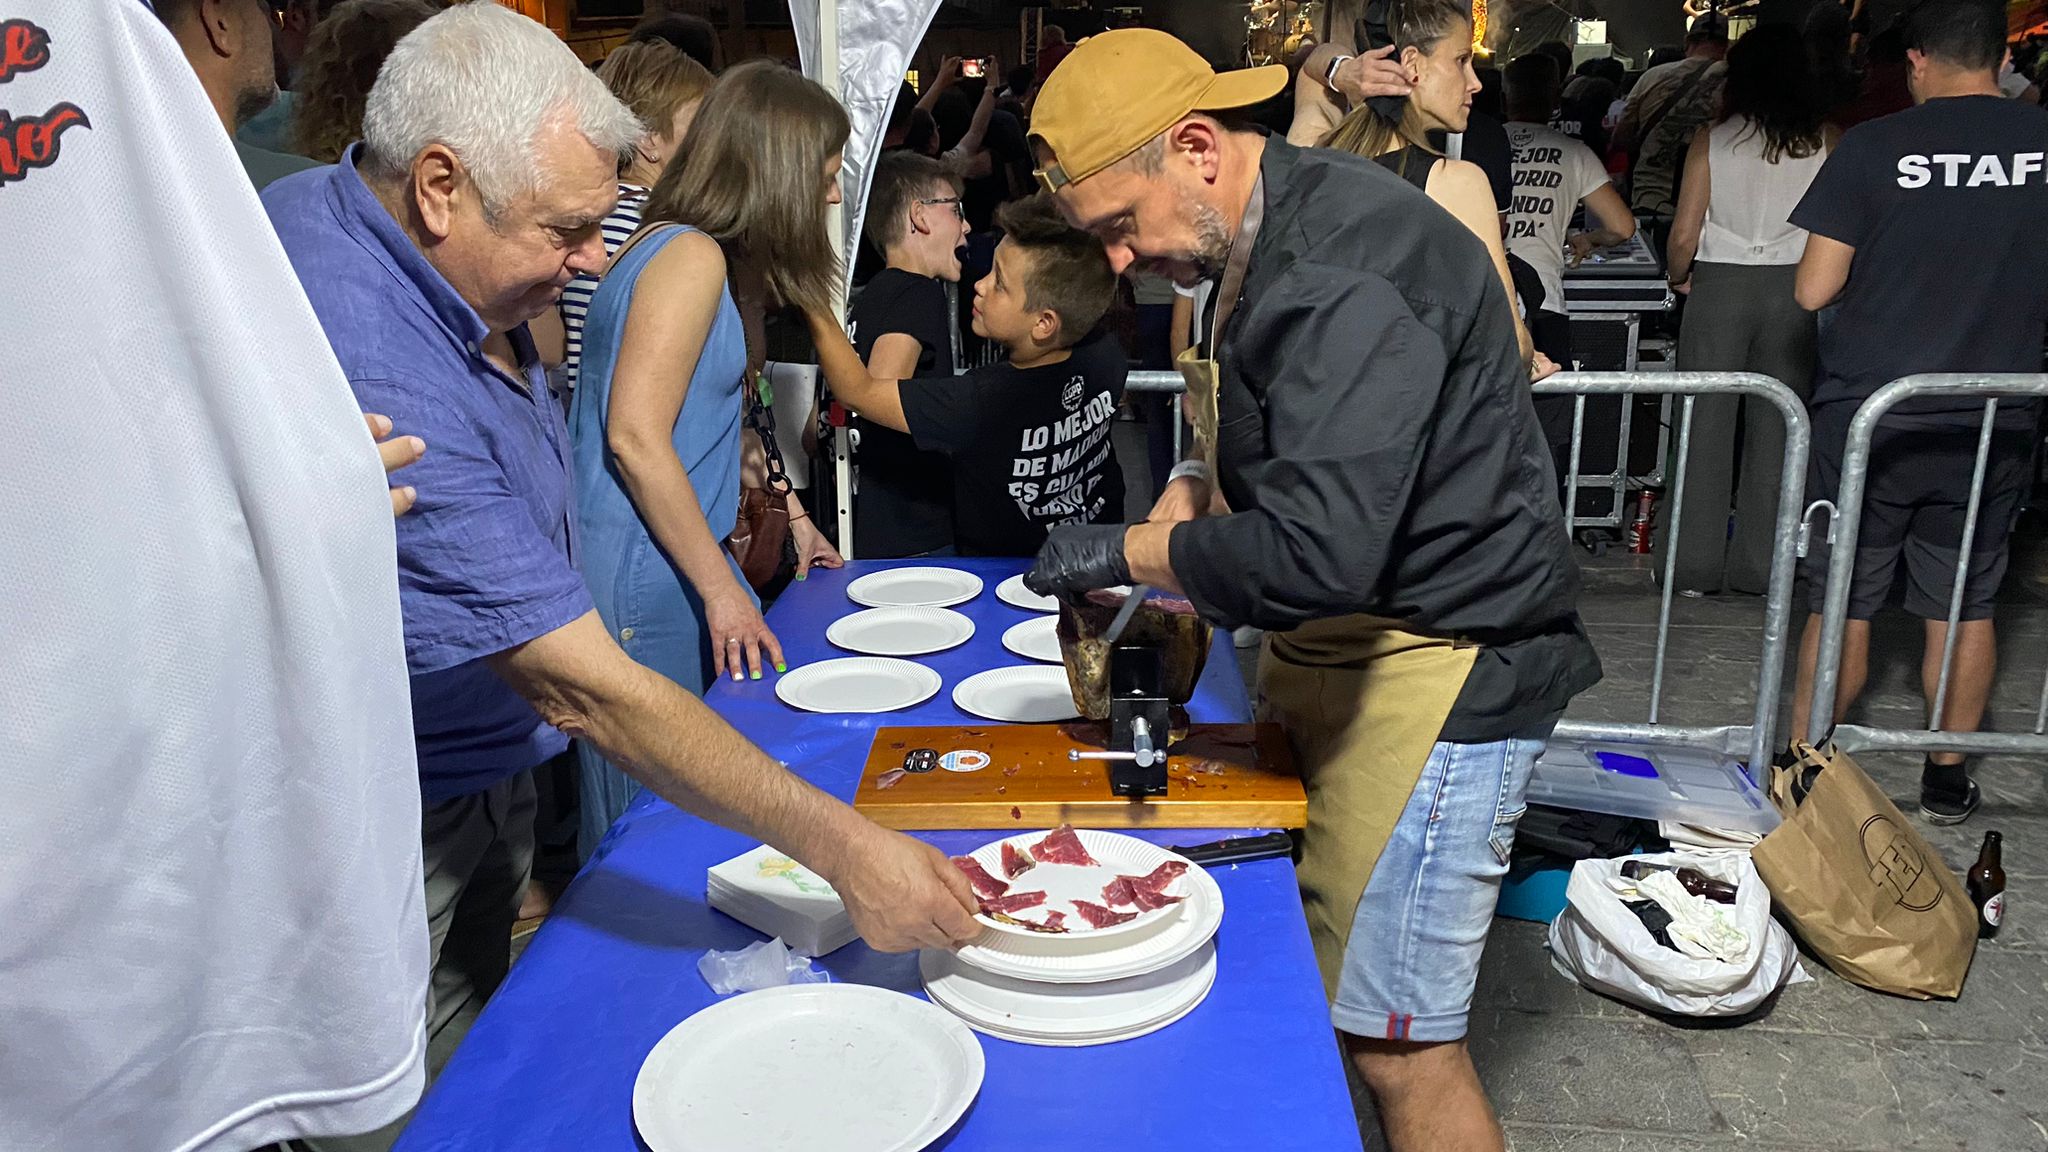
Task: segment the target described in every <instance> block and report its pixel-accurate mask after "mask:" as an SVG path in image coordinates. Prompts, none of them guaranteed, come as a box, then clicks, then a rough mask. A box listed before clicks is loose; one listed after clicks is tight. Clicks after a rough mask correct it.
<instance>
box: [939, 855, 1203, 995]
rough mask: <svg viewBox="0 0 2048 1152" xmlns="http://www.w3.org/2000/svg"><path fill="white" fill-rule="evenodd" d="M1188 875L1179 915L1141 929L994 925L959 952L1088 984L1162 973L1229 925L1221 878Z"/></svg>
mask: <svg viewBox="0 0 2048 1152" xmlns="http://www.w3.org/2000/svg"><path fill="white" fill-rule="evenodd" d="M1025 875H1026V876H1029V875H1030V873H1029V872H1027V873H1025ZM1186 879H1188V880H1191V881H1193V883H1192V884H1191V885H1190V895H1189V896H1188V898H1187V899H1186V900H1183V901H1181V902H1180V903H1179V904H1176V905H1174V907H1175V908H1177V909H1179V910H1180V911H1179V914H1178V915H1174V916H1170V917H1168V918H1166V919H1165V920H1161V921H1158V922H1156V923H1153V924H1151V925H1149V926H1148V927H1146V928H1145V929H1144V930H1143V931H1141V932H1135V933H1129V934H1126V935H1121V936H1111V937H1108V938H1103V937H1102V936H1101V935H1099V934H1097V933H1074V934H1067V935H1046V934H1043V933H1033V934H1031V935H1029V936H1011V935H1008V934H1006V933H1002V932H997V931H994V930H993V929H989V930H984V931H983V932H982V934H981V935H980V936H978V937H976V938H975V940H974V942H973V943H971V944H968V945H967V946H966V947H964V948H962V949H960V951H959V953H958V955H959V957H960V959H961V961H962V962H964V963H966V964H969V965H972V966H973V967H975V968H979V969H981V970H982V971H984V972H992V973H994V974H996V975H998V976H1014V977H1016V978H1017V979H1019V980H1037V981H1042V982H1045V983H1048V984H1087V983H1092V982H1094V981H1099V980H1116V979H1121V978H1123V977H1126V976H1142V975H1144V974H1145V973H1147V972H1157V971H1158V970H1159V969H1161V968H1164V967H1166V966H1167V965H1169V964H1173V963H1176V962H1178V961H1180V960H1184V959H1186V958H1187V957H1188V956H1189V955H1191V954H1193V953H1194V952H1196V951H1198V950H1199V949H1200V948H1201V947H1202V945H1204V944H1207V943H1208V942H1209V941H1210V939H1212V938H1213V937H1214V936H1215V935H1216V930H1217V928H1218V927H1220V926H1221V925H1222V923H1223V890H1222V889H1220V888H1218V887H1217V886H1216V881H1215V880H1214V879H1212V878H1211V877H1210V876H1209V874H1208V873H1207V872H1206V871H1204V870H1202V869H1199V868H1197V869H1195V870H1194V871H1192V872H1189V873H1188V874H1187V877H1186Z"/></svg>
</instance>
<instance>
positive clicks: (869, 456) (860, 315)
mask: <svg viewBox="0 0 2048 1152" xmlns="http://www.w3.org/2000/svg"><path fill="white" fill-rule="evenodd" d="M890 332H901V333H903V334H905V335H907V336H909V337H911V338H912V339H914V340H916V341H917V342H918V344H919V346H920V348H919V352H918V357H917V375H918V376H920V377H922V376H933V377H940V378H949V377H951V375H952V372H953V338H952V328H951V325H950V322H949V319H948V317H947V314H946V288H945V285H943V284H941V283H940V282H939V281H937V280H934V279H932V278H931V277H929V276H919V275H917V274H916V273H914V272H906V271H904V270H902V269H900V268H885V269H883V270H882V271H880V272H877V273H875V276H874V279H872V280H869V281H868V284H867V287H865V288H863V289H861V292H860V296H859V297H858V298H856V299H855V300H854V302H853V307H852V308H851V309H849V310H848V313H847V321H846V334H847V338H848V339H849V340H851V341H852V342H853V350H854V351H856V352H858V353H860V358H861V360H862V362H863V363H865V362H866V361H867V359H868V357H869V356H871V355H872V354H873V353H874V350H875V341H877V340H880V339H881V338H882V337H883V336H884V335H887V334H888V333H890ZM853 426H854V427H855V428H857V429H858V430H859V431H860V449H859V451H857V452H856V453H855V454H854V458H853V459H854V464H855V465H856V466H857V467H858V468H859V470H860V473H859V477H858V478H857V480H856V481H855V491H854V498H853V539H854V555H856V556H858V557H860V558H862V559H864V560H885V559H892V558H896V557H902V556H921V555H923V554H925V553H927V552H931V551H934V550H936V549H939V548H945V547H947V546H949V545H951V544H952V543H953V465H952V463H951V461H949V460H947V459H946V457H945V456H943V455H941V454H940V453H937V452H924V451H920V450H919V449H918V447H917V445H916V444H915V443H914V442H913V441H912V440H911V438H910V437H908V436H906V435H904V434H903V433H901V432H898V431H896V430H895V429H893V428H884V427H881V426H880V425H878V424H871V423H869V422H867V421H865V420H856V421H854V425H853Z"/></svg>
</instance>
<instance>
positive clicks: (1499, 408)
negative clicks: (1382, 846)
mask: <svg viewBox="0 0 2048 1152" xmlns="http://www.w3.org/2000/svg"><path fill="white" fill-rule="evenodd" d="M1261 170H1262V172H1263V173H1264V177H1265V221H1264V224H1263V226H1262V228H1261V229H1260V231H1259V234H1258V237H1257V240H1256V242H1255V244H1254V246H1253V249H1252V256H1251V262H1250V264H1249V266H1248V268H1247V271H1246V275H1245V282H1244V291H1243V295H1242V297H1241V299H1240V302H1239V304H1238V306H1237V308H1236V310H1235V312H1234V313H1233V314H1232V316H1231V319H1230V324H1229V327H1228V328H1227V329H1226V330H1225V331H1224V333H1223V346H1222V349H1221V355H1220V356H1219V357H1218V359H1219V361H1220V363H1221V390H1220V394H1219V396H1218V400H1217V410H1218V437H1217V439H1218V444H1217V449H1218V466H1219V471H1220V476H1219V477H1218V479H1219V482H1220V483H1221V485H1222V488H1223V493H1224V496H1225V497H1226V498H1227V499H1228V500H1229V501H1230V506H1231V507H1232V508H1233V509H1238V510H1239V511H1236V512H1233V513H1232V514H1231V515H1228V516H1220V517H1212V518H1205V519H1199V520H1194V521H1190V522H1188V523H1185V524H1181V525H1179V526H1177V527H1176V528H1175V529H1174V532H1173V537H1172V545H1171V550H1172V562H1173V570H1174V572H1175V574H1177V575H1178V576H1179V577H1180V579H1181V583H1182V586H1183V587H1184V588H1186V590H1187V592H1188V595H1189V598H1190V599H1191V600H1192V601H1193V602H1194V603H1195V605H1196V606H1197V608H1199V609H1200V610H1201V612H1202V613H1203V615H1205V616H1207V617H1209V618H1211V619H1213V620H1220V621H1223V622H1225V623H1228V624H1231V625H1239V624H1255V625H1258V626H1260V627H1262V628H1268V629H1288V628H1292V627H1294V626H1296V625H1298V624H1301V623H1302V622H1304V621H1307V620H1311V619H1317V618H1322V617H1329V616H1339V615H1346V614H1351V613H1368V614H1371V615H1375V616H1384V617H1391V618H1394V619H1397V620H1400V621H1402V622H1403V626H1404V627H1406V628H1408V629H1409V630H1411V631H1416V632H1420V633H1425V634H1430V635H1439V636H1450V637H1457V638H1460V639H1465V640H1469V641H1472V642H1474V643H1476V644H1478V645H1480V646H1481V647H1482V648H1483V649H1484V651H1482V653H1481V655H1480V658H1479V660H1478V661H1477V663H1476V664H1475V665H1474V669H1473V672H1472V675H1471V676H1470V677H1469V678H1468V680H1467V682H1466V686H1465V690H1464V693H1463V695H1461V697H1460V698H1459V701H1458V705H1457V707H1456V708H1455V709H1453V712H1452V716H1451V720H1450V723H1449V724H1448V725H1447V726H1446V729H1445V734H1444V737H1443V738H1444V739H1455V740H1464V741H1478V740H1490V739H1497V738H1501V737H1505V736H1508V735H1512V734H1515V733H1517V732H1522V731H1526V730H1527V729H1529V728H1530V727H1532V726H1535V725H1538V724H1541V723H1547V722H1549V721H1550V720H1554V719H1555V717H1556V716H1557V714H1558V713H1559V712H1561V711H1562V710H1563V708H1564V705H1565V703H1566V702H1567V701H1569V700H1570V698H1571V697H1572V695H1573V694H1574V693H1576V692H1579V691H1581V690H1583V689H1584V688H1586V687H1588V686H1590V685H1591V684H1593V683H1594V682H1595V681H1597V680H1598V679H1599V677H1600V666H1599V660H1598V659H1597V658H1596V657H1595V656H1594V654H1593V649H1592V645H1591V644H1590V643H1589V642H1588V641H1587V639H1586V636H1585V632H1584V629H1583V628H1582V627H1581V626H1580V624H1579V618H1578V610H1577V597H1578V584H1579V581H1578V569H1577V567H1576V565H1575V564H1574V562H1573V560H1572V557H1571V555H1570V551H1569V544H1568V542H1567V541H1566V539H1565V533H1564V522H1563V513H1562V511H1561V510H1560V508H1559V506H1558V501H1557V495H1556V490H1557V483H1556V479H1555V477H1554V475H1553V470H1552V467H1551V463H1550V453H1549V449H1548V448H1547V447H1546V446H1545V443H1544V440H1543V435H1542V432H1541V430H1540V429H1539V427H1538V425H1537V423H1536V413H1535V409H1534V407H1533V406H1532V404H1531V400H1530V389H1529V379H1528V374H1527V372H1526V371H1525V370H1524V369H1523V367H1522V363H1521V357H1520V355H1519V352H1518V350H1517V348H1516V345H1515V333H1514V322H1513V319H1512V317H1511V314H1510V312H1509V304H1508V299H1507V294H1506V293H1505V292H1504V291H1503V290H1502V289H1501V285H1500V280H1499V277H1498V276H1497V275H1496V274H1495V272H1494V268H1493V263H1492V261H1491V260H1490V259H1489V258H1488V256H1487V254H1486V248H1485V246H1484V245H1483V244H1481V243H1480V241H1479V239H1478V238H1477V237H1475V236H1473V235H1472V234H1471V232H1470V231H1468V230H1467V229H1466V228H1465V227H1464V226H1463V225H1462V224H1460V223H1459V222H1458V221H1457V220H1456V219H1454V218H1453V217H1452V216H1451V215H1450V214H1449V213H1447V212H1445V211H1444V210H1443V209H1441V208H1439V207H1437V205H1436V204H1434V203H1433V202H1431V201H1430V200H1429V198H1428V197H1426V196H1424V195H1423V194H1422V193H1420V192H1418V191H1416V190H1415V189H1414V188H1412V187H1410V186H1409V185H1408V184H1406V183H1405V182H1403V181H1402V180H1401V179H1400V178H1399V177H1397V176H1394V175H1392V174H1391V173H1389V172H1387V171H1386V170H1385V169H1383V168H1381V167H1380V166H1379V165H1377V164H1374V163H1373V162H1372V161H1370V160H1365V159H1361V158H1359V157H1355V156H1351V155H1348V154H1345V153H1340V152H1335V151H1331V150H1329V149H1321V148H1318V149H1306V150H1305V149H1299V148H1295V147H1293V146H1291V145H1289V144H1288V143H1287V142H1286V141H1284V140H1281V139H1278V138H1269V139H1268V140H1267V141H1266V146H1265V155H1264V158H1263V159H1262V161H1261Z"/></svg>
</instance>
